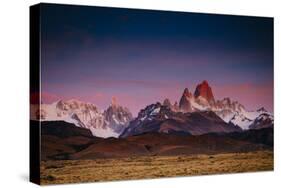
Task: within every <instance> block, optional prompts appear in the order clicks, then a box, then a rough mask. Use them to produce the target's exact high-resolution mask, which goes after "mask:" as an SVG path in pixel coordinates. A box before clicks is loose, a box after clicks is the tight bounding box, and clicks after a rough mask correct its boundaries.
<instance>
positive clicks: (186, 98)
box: [179, 88, 192, 112]
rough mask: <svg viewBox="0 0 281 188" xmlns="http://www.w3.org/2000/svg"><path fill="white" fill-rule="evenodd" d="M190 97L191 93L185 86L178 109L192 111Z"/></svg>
mask: <svg viewBox="0 0 281 188" xmlns="http://www.w3.org/2000/svg"><path fill="white" fill-rule="evenodd" d="M191 98H192V94H191V93H190V92H189V90H188V89H187V88H185V89H184V92H183V94H182V97H181V99H180V103H179V109H180V110H181V111H182V112H191V111H192V108H191V103H190V99H191Z"/></svg>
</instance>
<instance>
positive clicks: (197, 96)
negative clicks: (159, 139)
mask: <svg viewBox="0 0 281 188" xmlns="http://www.w3.org/2000/svg"><path fill="white" fill-rule="evenodd" d="M272 127H273V115H272V114H271V113H269V112H268V111H266V110H265V109H264V108H261V109H258V110H256V111H247V110H246V109H245V107H244V106H243V105H242V104H240V103H239V102H237V101H231V99H229V98H224V99H222V100H215V98H214V95H213V92H212V89H211V87H210V86H209V84H208V82H207V81H203V82H202V83H200V84H199V85H198V86H197V87H196V89H195V92H194V94H192V93H191V92H190V91H189V90H188V88H185V89H184V92H183V94H182V97H181V98H180V102H179V104H177V102H175V104H174V105H172V104H171V102H170V100H169V99H165V100H164V102H163V103H162V104H161V103H159V102H158V103H156V104H151V105H149V106H147V107H146V108H145V109H143V110H141V111H140V112H139V114H138V117H137V118H135V119H134V120H132V121H131V122H130V125H129V126H128V127H127V128H126V129H125V130H124V132H123V133H122V134H121V135H120V136H121V137H128V136H134V135H139V134H144V133H148V132H158V133H172V134H181V135H182V134H191V135H203V134H207V133H230V132H242V131H243V130H247V129H261V128H272Z"/></svg>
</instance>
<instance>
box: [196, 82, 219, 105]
mask: <svg viewBox="0 0 281 188" xmlns="http://www.w3.org/2000/svg"><path fill="white" fill-rule="evenodd" d="M200 96H201V97H203V98H205V99H206V100H207V101H208V102H209V103H214V102H215V98H214V95H213V92H212V88H211V87H210V86H209V84H208V82H207V81H206V80H204V81H203V82H202V83H201V84H199V85H197V87H196V89H195V92H194V97H195V98H198V97H200Z"/></svg>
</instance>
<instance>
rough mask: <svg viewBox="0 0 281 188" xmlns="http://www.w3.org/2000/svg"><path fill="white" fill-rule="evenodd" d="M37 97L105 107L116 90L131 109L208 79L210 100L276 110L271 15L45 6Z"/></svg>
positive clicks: (175, 97) (171, 96)
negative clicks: (265, 16) (237, 102)
mask: <svg viewBox="0 0 281 188" xmlns="http://www.w3.org/2000/svg"><path fill="white" fill-rule="evenodd" d="M41 8H42V9H41V10H42V14H41V71H42V73H41V81H42V90H41V91H42V99H43V102H45V103H51V102H54V101H57V100H59V99H72V98H74V99H79V100H82V101H85V102H92V103H94V104H96V105H97V106H98V107H99V108H100V109H105V108H107V106H108V105H109V104H110V102H111V99H112V97H115V98H116V99H117V101H118V103H119V104H121V105H123V106H126V107H128V108H129V109H130V110H131V111H132V113H133V114H134V115H136V114H137V113H138V111H139V110H140V109H142V108H144V107H145V106H147V105H149V104H152V103H155V102H157V101H159V102H161V101H163V100H164V99H165V98H169V99H170V101H171V102H172V103H174V102H175V101H179V99H180V97H181V95H182V93H183V90H184V88H186V87H187V88H189V90H190V91H191V92H194V90H195V87H196V85H197V84H199V83H200V82H202V81H203V80H207V81H208V82H209V84H210V86H211V88H212V90H213V94H214V97H215V99H222V98H224V97H230V98H231V99H233V100H238V101H239V102H240V103H242V104H243V105H244V106H245V107H246V108H247V109H248V110H255V109H257V108H260V107H265V108H266V109H267V110H269V111H271V112H273V19H271V18H264V17H243V16H225V15H214V14H195V13H182V12H167V11H151V10H134V9H119V8H102V7H88V6H84V7H82V6H62V5H46V4H45V5H43V6H42V7H41Z"/></svg>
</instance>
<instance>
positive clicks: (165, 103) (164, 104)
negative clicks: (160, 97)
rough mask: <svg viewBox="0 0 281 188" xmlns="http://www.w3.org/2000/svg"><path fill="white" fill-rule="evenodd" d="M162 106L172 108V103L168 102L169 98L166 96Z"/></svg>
mask: <svg viewBox="0 0 281 188" xmlns="http://www.w3.org/2000/svg"><path fill="white" fill-rule="evenodd" d="M163 106H167V107H169V108H172V104H171V102H170V100H169V99H168V98H166V99H165V100H164V101H163Z"/></svg>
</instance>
